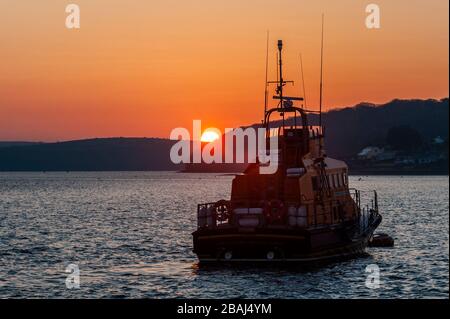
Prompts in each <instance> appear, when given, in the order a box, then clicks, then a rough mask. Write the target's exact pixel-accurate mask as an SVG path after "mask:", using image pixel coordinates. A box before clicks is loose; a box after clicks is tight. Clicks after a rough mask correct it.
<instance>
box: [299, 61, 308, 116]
mask: <svg viewBox="0 0 450 319" xmlns="http://www.w3.org/2000/svg"><path fill="white" fill-rule="evenodd" d="M300 70H301V74H302V84H303V104H304V108H305V109H306V108H307V105H306V90H305V77H304V75H303V59H302V54H301V53H300Z"/></svg>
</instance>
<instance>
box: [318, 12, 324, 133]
mask: <svg viewBox="0 0 450 319" xmlns="http://www.w3.org/2000/svg"><path fill="white" fill-rule="evenodd" d="M323 26H324V14H323V13H322V41H321V45H320V93H319V94H320V99H319V126H322V95H323Z"/></svg>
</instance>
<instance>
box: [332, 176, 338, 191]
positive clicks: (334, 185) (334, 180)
mask: <svg viewBox="0 0 450 319" xmlns="http://www.w3.org/2000/svg"><path fill="white" fill-rule="evenodd" d="M337 186H338V185H337V179H336V175H335V174H333V187H334V188H337Z"/></svg>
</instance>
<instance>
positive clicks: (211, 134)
mask: <svg viewBox="0 0 450 319" xmlns="http://www.w3.org/2000/svg"><path fill="white" fill-rule="evenodd" d="M219 137H220V136H219V134H218V133H217V132H216V131H212V130H206V131H204V132H203V134H202V137H201V139H200V140H201V141H202V142H205V143H211V142H214V141H215V140H217V139H218V138H219Z"/></svg>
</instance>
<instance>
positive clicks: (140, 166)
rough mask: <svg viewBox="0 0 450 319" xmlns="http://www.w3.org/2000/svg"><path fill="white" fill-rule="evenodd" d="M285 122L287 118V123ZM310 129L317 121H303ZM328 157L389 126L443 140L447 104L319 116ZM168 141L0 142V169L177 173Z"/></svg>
mask: <svg viewBox="0 0 450 319" xmlns="http://www.w3.org/2000/svg"><path fill="white" fill-rule="evenodd" d="M287 121H289V120H287ZM309 123H310V124H311V125H314V124H317V123H318V117H317V116H315V115H311V116H310V117H309ZM323 123H324V125H325V126H326V150H327V153H328V155H329V156H332V157H336V158H343V159H347V158H350V157H352V156H354V155H355V154H357V153H358V152H359V151H360V150H361V149H363V148H364V147H366V146H368V145H372V144H373V145H376V144H380V143H383V142H384V141H385V139H386V135H387V132H388V131H389V129H390V128H392V127H395V126H400V125H408V126H411V127H414V128H415V129H416V130H417V131H418V132H419V133H420V134H421V136H422V138H423V139H424V140H431V139H433V138H435V137H437V136H441V137H442V138H444V139H448V135H449V134H448V133H449V125H448V124H449V100H448V98H445V99H442V100H393V101H391V102H389V103H387V104H384V105H373V104H369V103H362V104H359V105H356V106H354V107H349V108H344V109H338V110H332V111H329V112H327V113H324V114H323ZM174 143H175V142H174V141H170V140H168V139H157V138H106V139H89V140H80V141H69V142H59V143H24V142H0V171H116V170H117V171H124V170H137V171H146V170H181V169H183V166H181V165H175V164H172V162H171V161H170V157H169V155H170V148H171V147H172V145H173V144H174ZM242 167H243V165H237V166H235V167H233V166H230V165H226V164H216V165H213V166H209V167H208V166H204V165H202V164H200V165H194V166H190V168H189V169H188V170H189V171H197V172H198V171H200V172H202V171H204V172H206V171H209V172H211V171H215V172H217V171H221V172H230V171H241V170H242Z"/></svg>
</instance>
